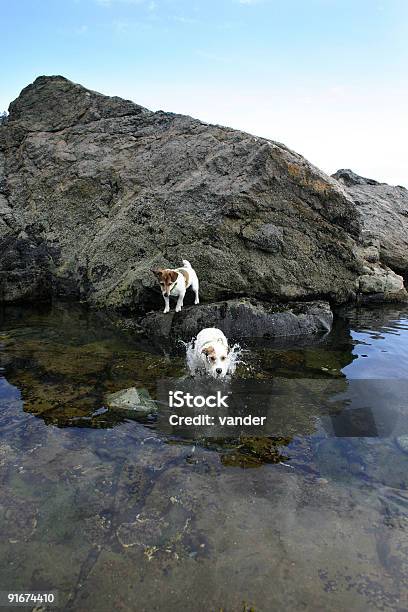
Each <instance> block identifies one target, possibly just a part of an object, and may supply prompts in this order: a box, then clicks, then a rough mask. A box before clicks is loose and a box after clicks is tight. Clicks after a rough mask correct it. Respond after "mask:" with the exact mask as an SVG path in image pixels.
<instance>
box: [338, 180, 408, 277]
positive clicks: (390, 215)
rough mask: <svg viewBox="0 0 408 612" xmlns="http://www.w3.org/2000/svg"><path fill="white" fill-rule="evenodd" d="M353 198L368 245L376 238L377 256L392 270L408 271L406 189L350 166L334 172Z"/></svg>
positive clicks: (407, 195) (407, 199) (403, 272)
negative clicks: (352, 169)
mask: <svg viewBox="0 0 408 612" xmlns="http://www.w3.org/2000/svg"><path fill="white" fill-rule="evenodd" d="M333 178H335V179H337V180H338V181H339V182H340V183H341V184H342V185H343V186H344V188H345V189H346V191H347V192H348V193H349V195H350V196H351V197H352V198H353V200H354V202H355V204H356V207H357V210H358V212H359V213H360V214H361V218H362V223H363V238H364V241H365V242H366V244H367V245H368V246H369V245H370V244H371V245H372V244H373V243H374V244H375V241H378V244H379V250H380V259H381V261H382V262H383V263H385V264H386V265H388V266H389V267H390V268H392V269H393V270H394V271H395V272H397V273H399V274H403V275H407V274H408V190H407V189H405V187H401V186H399V185H398V186H397V187H393V186H392V185H387V184H386V183H377V181H374V180H372V179H366V178H363V177H362V176H358V175H357V174H355V173H354V172H352V171H351V170H338V171H337V172H336V173H335V174H333Z"/></svg>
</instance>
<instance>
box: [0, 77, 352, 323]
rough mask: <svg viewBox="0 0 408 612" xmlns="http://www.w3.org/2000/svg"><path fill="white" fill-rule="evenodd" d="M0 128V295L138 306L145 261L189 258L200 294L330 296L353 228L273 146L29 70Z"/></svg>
mask: <svg viewBox="0 0 408 612" xmlns="http://www.w3.org/2000/svg"><path fill="white" fill-rule="evenodd" d="M9 111H10V112H9V116H8V118H7V121H6V122H5V123H4V124H3V125H1V126H0V300H3V301H15V300H18V299H38V298H45V297H49V296H52V295H57V296H63V297H70V298H71V297H73V298H81V299H85V300H87V301H88V302H90V303H92V304H94V305H100V306H107V307H114V308H120V309H128V310H130V311H132V310H134V311H136V310H137V311H139V312H142V311H143V310H147V309H149V308H151V307H152V306H155V307H157V304H158V301H160V300H161V296H160V295H158V292H157V286H156V284H155V279H154V277H153V275H152V274H151V273H150V271H149V270H150V268H151V267H154V266H157V265H161V266H166V265H172V266H175V265H179V264H180V262H181V259H182V258H187V259H189V260H190V261H191V263H192V264H193V266H194V267H195V269H196V270H197V272H198V275H199V278H200V281H201V294H202V298H203V299H204V301H215V300H220V299H221V300H222V299H225V298H232V297H240V296H243V295H246V296H249V297H258V298H260V297H267V299H269V300H275V301H279V300H280V299H283V300H298V299H301V300H305V299H308V298H309V299H315V298H316V296H320V297H322V298H325V299H330V300H331V301H334V302H343V301H345V300H347V299H348V298H349V297H350V296H353V295H354V292H355V286H356V284H355V283H356V278H357V277H358V276H359V274H360V271H361V264H360V262H359V259H358V257H357V256H356V255H355V249H354V247H355V241H356V239H357V238H358V236H359V232H360V225H359V220H358V215H357V213H356V210H355V206H354V204H353V202H352V200H351V198H350V197H349V196H348V195H347V194H346V192H345V190H344V189H343V187H342V186H340V185H339V183H338V182H337V181H336V180H334V179H332V178H330V177H329V176H327V175H325V174H324V173H323V172H321V171H319V170H318V169H317V168H315V167H314V166H312V165H311V164H310V163H309V162H307V161H306V160H305V159H304V158H303V157H301V156H300V155H298V154H296V153H294V152H293V151H290V150H289V149H287V148H286V147H285V146H284V145H281V144H278V143H276V142H272V141H270V140H266V139H262V138H257V137H254V136H251V135H249V134H245V133H243V132H239V131H236V130H232V129H229V128H225V127H220V126H215V125H208V124H205V123H202V122H200V121H198V120H195V119H192V118H190V117H184V116H181V115H176V114H172V113H165V112H162V111H159V112H151V111H148V110H146V109H145V108H143V107H141V106H138V105H136V104H133V103H132V102H129V101H125V100H121V99H120V98H110V97H107V96H103V95H101V94H98V93H96V92H93V91H88V90H87V89H85V88H84V87H81V86H80V85H76V84H74V83H71V82H70V81H68V80H67V79H65V78H63V77H60V76H57V77H40V78H38V79H37V80H36V81H35V82H34V83H33V84H32V85H29V86H28V87H26V88H25V89H24V90H23V91H22V92H21V94H20V96H19V98H18V99H17V100H16V101H15V102H13V103H12V104H11V105H10V109H9Z"/></svg>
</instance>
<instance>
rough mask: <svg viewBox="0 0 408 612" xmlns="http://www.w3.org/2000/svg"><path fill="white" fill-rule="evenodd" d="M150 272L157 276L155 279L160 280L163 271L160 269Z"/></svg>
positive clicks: (151, 269)
mask: <svg viewBox="0 0 408 612" xmlns="http://www.w3.org/2000/svg"><path fill="white" fill-rule="evenodd" d="M150 272H152V273H153V274H154V275H155V276H157V278H160V277H161V275H162V272H163V270H162V269H161V268H150Z"/></svg>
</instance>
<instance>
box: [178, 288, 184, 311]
mask: <svg viewBox="0 0 408 612" xmlns="http://www.w3.org/2000/svg"><path fill="white" fill-rule="evenodd" d="M185 295H186V292H185V291H184V293H180V294H179V296H178V300H177V304H176V312H180V310H181V309H182V308H183V300H184V296H185Z"/></svg>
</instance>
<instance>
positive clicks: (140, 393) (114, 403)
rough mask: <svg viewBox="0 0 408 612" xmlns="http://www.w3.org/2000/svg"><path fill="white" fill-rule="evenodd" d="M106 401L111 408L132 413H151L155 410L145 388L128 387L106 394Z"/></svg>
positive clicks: (155, 407) (153, 403)
mask: <svg viewBox="0 0 408 612" xmlns="http://www.w3.org/2000/svg"><path fill="white" fill-rule="evenodd" d="M106 403H107V405H108V406H109V408H111V409H112V410H119V411H122V412H126V413H132V414H152V413H154V412H157V406H156V404H155V402H154V401H153V400H152V399H151V398H150V395H149V393H148V391H146V389H136V387H130V388H129V389H123V390H121V391H117V392H116V393H110V394H109V395H107V396H106Z"/></svg>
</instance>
